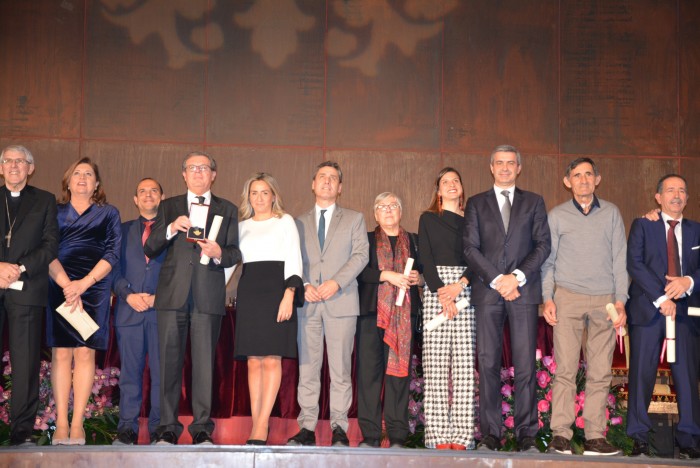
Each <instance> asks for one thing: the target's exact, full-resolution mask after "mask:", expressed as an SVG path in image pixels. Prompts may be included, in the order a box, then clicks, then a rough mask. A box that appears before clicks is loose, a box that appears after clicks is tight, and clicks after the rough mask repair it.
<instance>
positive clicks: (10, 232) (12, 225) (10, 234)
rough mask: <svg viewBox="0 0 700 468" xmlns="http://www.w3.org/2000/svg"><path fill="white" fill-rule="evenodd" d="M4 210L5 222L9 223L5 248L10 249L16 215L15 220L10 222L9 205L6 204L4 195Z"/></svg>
mask: <svg viewBox="0 0 700 468" xmlns="http://www.w3.org/2000/svg"><path fill="white" fill-rule="evenodd" d="M5 210H6V211H7V222H8V223H10V230H9V231H7V235H6V236H5V239H6V240H7V248H8V249H9V248H10V242H11V241H12V228H14V227H15V223H16V222H17V215H15V219H13V220H12V221H10V205H9V203H7V195H5Z"/></svg>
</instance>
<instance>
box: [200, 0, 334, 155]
mask: <svg viewBox="0 0 700 468" xmlns="http://www.w3.org/2000/svg"><path fill="white" fill-rule="evenodd" d="M270 5H272V4H270ZM325 12H326V7H325V5H324V3H323V2H318V1H315V0H304V1H294V0H279V1H276V2H275V3H274V6H273V7H272V10H270V11H266V10H265V7H263V6H262V5H261V4H260V5H256V4H255V3H254V2H249V1H247V2H220V5H217V8H216V14H217V19H218V23H219V24H221V25H222V31H223V37H224V41H223V44H222V45H221V48H220V49H218V50H217V51H216V52H215V53H213V54H212V56H211V61H210V62H209V73H208V78H209V83H208V93H207V111H208V117H207V139H208V141H210V142H212V143H219V144H230V143H234V144H263V145H271V144H274V145H302V146H321V145H322V144H323V114H324V112H323V105H324V94H323V93H324V49H323V45H324V37H323V35H324V32H325Z"/></svg>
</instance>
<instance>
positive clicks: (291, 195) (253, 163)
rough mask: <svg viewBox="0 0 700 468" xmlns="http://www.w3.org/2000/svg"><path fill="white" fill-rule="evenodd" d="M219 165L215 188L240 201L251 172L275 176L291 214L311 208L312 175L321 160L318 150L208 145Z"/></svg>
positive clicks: (228, 197)
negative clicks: (211, 146) (212, 146)
mask: <svg viewBox="0 0 700 468" xmlns="http://www.w3.org/2000/svg"><path fill="white" fill-rule="evenodd" d="M207 151H208V152H209V154H211V155H212V157H213V158H214V159H216V164H217V166H218V168H219V169H218V171H217V176H216V177H217V179H216V182H215V184H214V188H213V190H214V192H215V193H216V194H218V195H220V196H222V197H224V198H226V199H228V200H230V201H231V202H233V203H235V204H236V205H240V200H241V192H242V190H243V185H244V184H245V181H246V180H248V178H249V177H250V176H251V175H252V174H253V173H254V172H269V173H270V174H272V176H273V177H274V178H275V179H277V182H278V183H279V186H280V192H282V196H283V200H284V204H285V210H286V211H287V212H288V213H289V214H291V215H292V216H298V215H299V214H301V213H303V212H305V211H307V210H309V209H311V207H312V206H313V203H314V199H313V195H312V194H311V177H312V176H313V174H314V168H315V167H316V165H317V164H318V163H320V162H321V161H323V158H322V152H321V150H314V151H309V150H303V149H294V148H292V149H285V148H255V147H249V148H223V147H221V148H219V147H214V148H209V149H208V150H207Z"/></svg>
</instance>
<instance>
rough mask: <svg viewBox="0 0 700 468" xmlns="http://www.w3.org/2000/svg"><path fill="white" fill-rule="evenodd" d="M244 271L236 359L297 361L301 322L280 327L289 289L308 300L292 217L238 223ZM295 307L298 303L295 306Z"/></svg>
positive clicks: (285, 216) (235, 348) (239, 307)
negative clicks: (281, 305)
mask: <svg viewBox="0 0 700 468" xmlns="http://www.w3.org/2000/svg"><path fill="white" fill-rule="evenodd" d="M238 232H239V239H240V249H241V253H242V255H243V272H242V274H241V280H240V282H239V283H238V295H237V298H236V338H235V342H234V355H235V357H236V358H237V359H245V358H246V357H248V356H282V357H287V358H296V357H297V317H296V310H294V311H293V313H292V317H291V319H289V320H286V321H284V322H277V313H278V311H279V305H280V302H281V301H282V297H283V296H284V292H285V289H286V288H288V287H296V288H297V293H296V299H297V300H296V301H295V303H297V301H298V299H299V296H300V295H301V297H302V298H303V283H302V280H301V269H302V266H301V249H300V247H299V232H298V231H297V227H296V224H295V223H294V219H293V218H292V217H291V216H289V215H288V214H285V215H283V216H282V217H281V218H275V217H272V218H270V219H267V220H264V221H255V220H253V219H252V218H249V219H246V220H245V221H243V222H241V223H239V224H238ZM295 305H296V304H295Z"/></svg>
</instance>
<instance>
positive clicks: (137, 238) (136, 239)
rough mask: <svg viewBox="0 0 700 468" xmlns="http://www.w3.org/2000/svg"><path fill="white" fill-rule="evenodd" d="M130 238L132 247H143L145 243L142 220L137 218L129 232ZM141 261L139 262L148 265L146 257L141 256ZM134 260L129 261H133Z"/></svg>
mask: <svg viewBox="0 0 700 468" xmlns="http://www.w3.org/2000/svg"><path fill="white" fill-rule="evenodd" d="M129 236H130V237H131V239H129V242H130V243H131V244H130V245H142V244H143V242H142V241H141V218H136V220H135V221H134V223H133V224H132V225H131V229H130V230H129ZM139 257H140V259H139V262H141V263H143V264H144V265H145V264H146V257H145V254H144V255H139ZM131 260H133V259H129V261H131Z"/></svg>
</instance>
